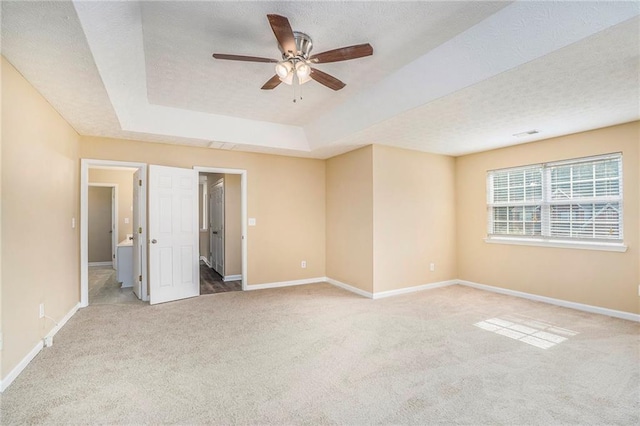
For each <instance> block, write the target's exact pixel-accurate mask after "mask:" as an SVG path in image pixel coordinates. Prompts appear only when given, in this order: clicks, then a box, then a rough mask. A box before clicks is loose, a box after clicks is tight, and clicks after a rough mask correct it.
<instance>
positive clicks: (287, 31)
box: [213, 15, 373, 90]
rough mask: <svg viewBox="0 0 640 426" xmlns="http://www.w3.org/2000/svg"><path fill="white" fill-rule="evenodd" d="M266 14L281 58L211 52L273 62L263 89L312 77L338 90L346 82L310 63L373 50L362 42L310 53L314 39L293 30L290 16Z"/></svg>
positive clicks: (219, 56) (343, 58)
mask: <svg viewBox="0 0 640 426" xmlns="http://www.w3.org/2000/svg"><path fill="white" fill-rule="evenodd" d="M267 18H268V19H269V25H271V29H272V30H273V34H274V35H275V37H276V40H277V41H278V48H279V49H280V52H281V53H282V59H281V60H279V61H278V60H276V59H269V58H259V57H255V56H240V55H229V54H224V53H214V54H213V57H214V58H215V59H224V60H232V61H245V62H271V63H275V64H276V65H275V72H276V74H275V75H274V76H273V77H271V78H270V79H269V81H267V82H266V83H265V84H264V85H263V86H262V90H271V89H274V88H276V87H277V86H278V85H279V84H280V83H285V84H288V85H293V84H295V82H296V81H297V83H298V84H300V85H301V84H305V83H307V82H308V81H311V80H315V81H317V82H318V83H320V84H322V85H324V86H326V87H328V88H330V89H333V90H340V89H342V88H343V87H344V86H345V84H344V83H343V82H342V81H340V80H338V79H337V78H335V77H333V76H331V75H329V74H327V73H325V72H322V71H320V70H318V69H316V68H313V67H312V66H311V65H312V64H322V63H327V62H340V61H347V60H349V59H357V58H362V57H365V56H369V55H372V54H373V47H371V45H370V44H368V43H365V44H359V45H355V46H349V47H342V48H339V49H334V50H329V51H326V52H322V53H319V54H317V55H313V56H310V53H311V49H312V48H313V41H312V40H311V37H310V36H309V35H307V34H305V33H302V32H299V31H293V30H292V29H291V25H290V24H289V20H288V19H287V18H286V17H284V16H280V15H267Z"/></svg>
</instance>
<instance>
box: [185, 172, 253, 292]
mask: <svg viewBox="0 0 640 426" xmlns="http://www.w3.org/2000/svg"><path fill="white" fill-rule="evenodd" d="M196 169H197V170H198V171H199V181H198V182H199V187H198V191H199V197H198V198H199V223H200V235H199V241H200V294H212V293H224V292H228V291H238V290H243V289H244V285H246V255H245V244H246V239H245V235H246V234H245V229H244V222H245V221H244V219H243V218H244V216H245V213H244V212H245V206H244V203H243V200H244V199H246V198H244V197H245V196H246V195H244V194H246V189H245V184H244V178H245V174H244V173H243V171H240V170H234V169H232V170H229V169H210V168H203V169H201V168H196Z"/></svg>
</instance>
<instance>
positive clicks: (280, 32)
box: [267, 15, 297, 55]
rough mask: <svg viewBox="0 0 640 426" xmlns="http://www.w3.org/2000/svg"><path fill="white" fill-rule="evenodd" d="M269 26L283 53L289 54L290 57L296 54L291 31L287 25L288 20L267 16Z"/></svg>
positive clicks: (281, 17) (276, 16)
mask: <svg viewBox="0 0 640 426" xmlns="http://www.w3.org/2000/svg"><path fill="white" fill-rule="evenodd" d="M267 18H268V19H269V24H270V25H271V29H272V30H273V34H274V35H275V36H276V39H277V40H278V43H279V44H280V46H281V47H282V49H283V50H284V51H285V52H291V54H292V55H295V54H296V51H297V49H296V41H295V39H294V38H293V30H292V29H291V25H290V24H289V20H288V19H287V18H285V17H284V16H280V15H267Z"/></svg>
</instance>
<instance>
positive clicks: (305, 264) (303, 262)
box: [300, 260, 307, 268]
mask: <svg viewBox="0 0 640 426" xmlns="http://www.w3.org/2000/svg"><path fill="white" fill-rule="evenodd" d="M300 267H301V268H306V267H307V261H306V260H303V261H302V262H300Z"/></svg>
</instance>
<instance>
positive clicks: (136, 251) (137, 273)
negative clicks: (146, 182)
mask: <svg viewBox="0 0 640 426" xmlns="http://www.w3.org/2000/svg"><path fill="white" fill-rule="evenodd" d="M140 173H141V172H140V169H138V170H136V172H135V173H134V174H133V182H132V183H133V217H132V222H131V223H132V231H133V293H134V294H135V295H136V297H137V298H138V299H142V243H143V241H142V238H141V233H142V228H141V223H142V221H141V220H140V204H139V203H140V198H141V197H140V190H141V189H142V180H141V178H140Z"/></svg>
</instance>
